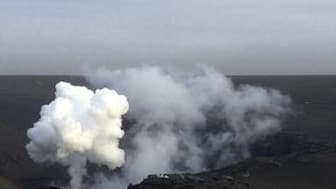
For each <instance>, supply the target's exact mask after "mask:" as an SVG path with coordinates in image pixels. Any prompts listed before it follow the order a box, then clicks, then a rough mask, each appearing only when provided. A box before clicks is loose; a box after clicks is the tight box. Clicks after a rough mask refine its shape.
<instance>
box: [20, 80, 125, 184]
mask: <svg viewBox="0 0 336 189" xmlns="http://www.w3.org/2000/svg"><path fill="white" fill-rule="evenodd" d="M55 96H56V98H55V100H54V101H52V102H51V103H50V104H48V105H44V106H43V107H42V110H41V113H40V114H41V118H40V120H39V121H37V122H36V123H35V124H34V127H33V128H30V129H29V130H28V131H27V135H28V137H29V139H30V140H31V142H30V143H29V144H27V145H26V149H27V151H28V153H29V155H30V157H31V158H32V159H33V160H34V161H35V162H37V163H44V162H51V163H61V164H62V165H64V166H67V167H68V172H69V175H70V176H71V183H70V184H71V188H72V189H80V188H81V183H82V178H83V176H84V175H86V174H87V171H86V163H87V161H89V162H92V163H95V164H98V165H106V166H108V167H109V168H110V169H115V168H116V167H120V166H121V165H122V164H123V163H124V156H125V154H124V151H123V150H122V149H120V148H119V139H120V138H122V137H123V135H124V131H123V130H122V129H121V116H122V115H123V114H125V113H126V112H127V111H128V102H127V99H126V97H125V96H122V95H119V94H117V93H116V92H115V91H113V90H109V89H106V88H104V89H101V90H96V91H95V92H93V91H91V90H89V89H87V88H85V87H79V86H73V85H71V84H69V83H66V82H60V83H58V84H57V85H56V93H55Z"/></svg>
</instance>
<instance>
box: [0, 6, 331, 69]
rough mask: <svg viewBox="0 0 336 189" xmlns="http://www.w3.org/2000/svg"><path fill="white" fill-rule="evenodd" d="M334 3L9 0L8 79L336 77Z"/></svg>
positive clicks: (5, 10) (5, 12)
mask: <svg viewBox="0 0 336 189" xmlns="http://www.w3.org/2000/svg"><path fill="white" fill-rule="evenodd" d="M335 10H336V1H334V0H282V1H279V0H277V1H276V0H227V1H223V0H208V1H205V0H165V1H164V0H100V1H93V0H33V1H28V0H1V1H0V74H81V73H82V70H85V69H87V68H88V67H98V66H99V67H106V68H108V69H111V68H120V67H127V66H130V65H132V66H134V65H138V64H162V65H182V66H183V67H185V68H189V67H191V66H193V65H194V64H208V65H211V66H213V67H215V68H217V69H218V70H220V71H223V72H225V73H226V74H336V53H335V52H336V21H335V18H336V11H335Z"/></svg>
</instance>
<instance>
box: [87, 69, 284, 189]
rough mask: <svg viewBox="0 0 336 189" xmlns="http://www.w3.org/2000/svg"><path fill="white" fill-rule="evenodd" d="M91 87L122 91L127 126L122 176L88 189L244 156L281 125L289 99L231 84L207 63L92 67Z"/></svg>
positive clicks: (120, 185) (214, 165)
mask: <svg viewBox="0 0 336 189" xmlns="http://www.w3.org/2000/svg"><path fill="white" fill-rule="evenodd" d="M87 78H88V80H89V81H90V82H91V84H93V85H94V86H96V87H110V88H114V89H116V90H117V91H119V92H121V93H123V94H125V95H127V97H128V100H129V102H130V105H131V106H130V110H129V113H128V114H127V115H126V117H127V120H130V122H131V123H130V124H129V125H131V126H130V127H129V128H128V130H127V132H126V135H125V137H124V138H123V139H122V140H123V141H124V143H125V145H124V150H125V152H126V161H125V164H124V166H123V168H122V174H121V175H118V176H112V177H109V176H107V177H106V176H102V175H99V176H97V178H98V179H97V180H96V182H97V183H96V185H94V186H93V188H102V189H105V188H125V187H126V186H127V185H128V184H129V183H137V182H139V181H141V179H143V178H144V177H146V176H147V175H148V174H158V173H172V172H198V171H203V170H208V169H212V168H219V167H223V166H227V165H230V164H232V163H234V162H237V161H239V160H242V159H244V158H248V157H249V155H250V153H249V145H250V144H252V143H253V142H255V141H256V140H258V139H260V138H262V137H264V136H266V135H269V134H272V133H274V132H277V131H279V130H280V125H281V120H282V118H283V117H284V116H285V115H286V114H288V112H290V104H291V103H290V98H289V97H288V96H285V95H282V94H281V93H280V92H279V91H277V90H274V89H265V88H261V87H254V86H249V85H243V86H235V85H234V84H233V83H232V81H231V80H230V79H229V78H226V77H225V76H223V75H222V74H220V73H218V72H216V71H215V70H213V69H211V68H208V67H204V66H203V67H202V66H201V67H198V68H197V69H195V70H190V71H189V72H181V71H178V70H170V71H167V70H165V69H162V68H161V67H157V66H143V67H135V68H127V69H121V70H112V71H109V70H105V69H98V70H96V71H95V72H88V73H87Z"/></svg>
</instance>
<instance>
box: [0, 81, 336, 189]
mask: <svg viewBox="0 0 336 189" xmlns="http://www.w3.org/2000/svg"><path fill="white" fill-rule="evenodd" d="M232 78H233V80H234V81H235V83H238V84H253V85H259V86H265V87H272V88H276V89H279V90H281V91H282V92H283V93H285V94H288V95H290V96H291V97H292V99H293V103H294V108H295V110H296V116H295V117H292V118H290V119H289V120H288V121H287V122H286V123H285V125H284V129H283V131H282V132H281V133H279V134H277V135H275V136H271V137H268V138H266V139H264V140H263V141H259V142H258V143H257V144H254V145H253V146H251V150H252V154H253V158H251V159H250V160H247V161H244V162H241V163H239V164H237V165H233V166H231V167H228V168H225V169H221V170H216V171H211V172H208V173H200V174H194V175H190V174H184V175H161V176H155V175H154V176H150V177H149V178H147V179H145V180H144V181H143V182H142V183H141V184H140V185H137V186H130V187H129V188H131V189H139V188H140V189H149V188H161V189H165V188H202V189H203V188H227V189H230V188H258V189H259V188H260V189H263V188H281V189H284V188H295V189H300V188H305V189H310V188H315V189H316V188H321V189H329V188H330V189H335V188H336V179H334V177H335V175H336V171H335V170H336V150H335V149H336V148H335V144H336V142H335V141H336V126H335V123H336V76H235V77H232ZM60 80H65V81H70V82H72V83H74V84H85V81H84V80H83V79H81V78H79V77H68V76H1V77H0V134H1V136H0V188H1V189H2V188H4V189H7V188H8V189H13V188H15V189H35V188H39V187H40V186H43V185H44V184H47V183H50V181H53V180H66V179H67V177H66V174H65V172H64V169H62V168H60V167H53V169H48V168H47V167H46V166H39V165H36V164H34V163H33V162H32V161H31V160H30V159H29V157H28V155H27V154H26V152H25V149H24V145H25V144H26V143H27V142H28V139H27V137H26V136H25V131H26V130H27V129H28V128H30V127H31V126H32V124H33V123H34V122H35V121H37V120H38V118H39V111H40V107H41V105H43V104H46V103H48V102H49V101H50V100H52V99H53V98H54V95H53V93H54V85H55V83H57V82H58V81H60ZM50 170H53V171H50Z"/></svg>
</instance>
